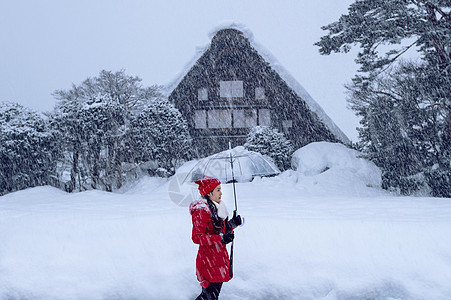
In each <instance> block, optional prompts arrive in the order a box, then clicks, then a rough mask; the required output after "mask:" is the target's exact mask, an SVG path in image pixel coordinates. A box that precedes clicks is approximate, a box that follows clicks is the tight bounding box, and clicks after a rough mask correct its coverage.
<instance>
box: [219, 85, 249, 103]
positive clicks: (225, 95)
mask: <svg viewBox="0 0 451 300" xmlns="http://www.w3.org/2000/svg"><path fill="white" fill-rule="evenodd" d="M219 96H220V98H221V99H238V98H243V97H244V91H243V81H220V82H219Z"/></svg>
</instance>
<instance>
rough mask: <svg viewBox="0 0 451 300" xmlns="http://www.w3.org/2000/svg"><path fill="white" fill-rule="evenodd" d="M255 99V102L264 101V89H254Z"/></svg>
mask: <svg viewBox="0 0 451 300" xmlns="http://www.w3.org/2000/svg"><path fill="white" fill-rule="evenodd" d="M255 99H256V100H265V89H264V88H262V87H256V88H255Z"/></svg>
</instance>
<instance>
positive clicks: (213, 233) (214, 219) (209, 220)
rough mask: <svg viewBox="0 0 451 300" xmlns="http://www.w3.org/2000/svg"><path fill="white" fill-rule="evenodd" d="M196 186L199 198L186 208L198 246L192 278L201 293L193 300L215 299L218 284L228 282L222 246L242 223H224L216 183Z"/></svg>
mask: <svg viewBox="0 0 451 300" xmlns="http://www.w3.org/2000/svg"><path fill="white" fill-rule="evenodd" d="M196 183H197V184H198V185H199V192H200V195H201V196H202V198H201V199H199V200H197V201H194V202H192V203H191V205H190V208H189V210H190V213H191V216H192V218H193V233H192V239H193V242H194V243H195V244H199V251H198V253H197V259H196V275H197V279H198V280H199V282H200V285H201V286H202V293H201V294H200V295H199V296H198V297H197V298H196V299H199V300H202V299H218V296H219V292H220V291H221V287H222V284H223V283H224V282H227V281H229V280H230V279H231V274H230V272H229V267H230V260H229V254H228V252H227V248H226V244H228V243H230V242H231V241H232V240H233V238H234V234H233V229H234V228H235V227H237V226H239V225H241V223H242V220H241V217H240V216H239V215H234V216H233V218H231V219H230V220H228V212H227V208H226V206H225V204H224V202H223V201H221V196H222V192H221V182H220V181H219V180H218V179H216V178H213V177H204V178H203V179H202V180H198V181H196Z"/></svg>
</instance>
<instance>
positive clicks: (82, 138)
mask: <svg viewBox="0 0 451 300" xmlns="http://www.w3.org/2000/svg"><path fill="white" fill-rule="evenodd" d="M140 82H141V79H140V78H138V77H132V76H128V75H126V74H125V72H124V71H119V72H116V73H113V72H110V71H101V72H100V74H99V76H98V77H94V78H88V79H86V80H85V81H84V82H83V83H81V84H80V85H73V86H72V89H70V90H68V91H65V90H58V91H55V93H54V96H55V97H56V98H57V100H58V101H57V105H56V107H55V110H54V113H53V115H52V117H51V120H52V121H51V123H52V125H53V126H54V128H55V129H57V130H58V131H59V132H60V134H61V137H62V144H63V145H64V146H65V150H66V157H67V158H68V160H67V161H66V162H64V163H63V166H69V168H70V181H69V182H67V185H66V190H68V191H73V190H83V189H87V188H100V189H105V190H107V191H112V190H113V189H116V188H120V187H121V186H122V184H123V177H124V172H125V171H124V170H123V169H122V165H123V163H125V162H129V161H130V160H132V159H133V153H131V156H127V155H126V154H130V151H129V152H126V151H125V145H126V144H127V141H126V136H127V135H126V134H127V131H128V130H129V123H130V120H131V119H132V118H133V116H134V115H136V114H137V113H138V112H139V111H141V110H142V109H143V108H144V107H146V106H147V105H148V103H150V101H151V100H152V99H154V98H155V97H159V96H160V93H159V91H158V90H159V87H157V86H154V87H150V88H145V87H143V86H142V85H141V83H140ZM128 150H130V149H128Z"/></svg>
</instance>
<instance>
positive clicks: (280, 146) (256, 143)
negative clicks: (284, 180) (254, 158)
mask: <svg viewBox="0 0 451 300" xmlns="http://www.w3.org/2000/svg"><path fill="white" fill-rule="evenodd" d="M244 147H245V148H246V149H247V150H250V151H255V152H259V153H261V154H263V155H267V156H269V157H271V158H272V159H273V160H274V163H275V164H276V165H277V166H278V167H279V169H281V170H287V169H289V168H290V167H291V154H292V153H293V146H292V145H291V142H290V141H289V140H287V139H286V138H285V136H284V135H283V133H280V132H279V131H278V130H277V129H275V128H271V127H268V126H256V127H254V128H252V129H251V130H250V131H249V133H248V135H247V138H246V143H245V144H244Z"/></svg>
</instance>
